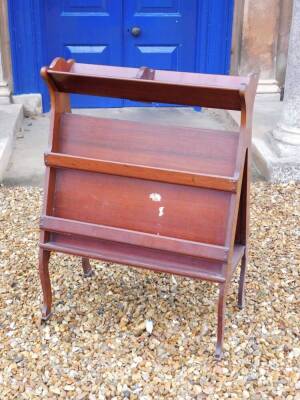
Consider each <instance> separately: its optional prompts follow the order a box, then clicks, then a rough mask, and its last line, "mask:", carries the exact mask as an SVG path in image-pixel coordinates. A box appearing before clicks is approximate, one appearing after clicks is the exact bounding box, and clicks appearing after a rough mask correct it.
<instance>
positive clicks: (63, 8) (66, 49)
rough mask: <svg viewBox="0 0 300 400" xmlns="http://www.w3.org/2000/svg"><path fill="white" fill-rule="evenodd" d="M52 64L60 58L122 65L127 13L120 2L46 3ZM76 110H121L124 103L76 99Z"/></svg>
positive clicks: (65, 0)
mask: <svg viewBox="0 0 300 400" xmlns="http://www.w3.org/2000/svg"><path fill="white" fill-rule="evenodd" d="M45 13H46V14H45V15H46V24H47V25H46V31H47V42H46V43H47V58H48V63H49V62H50V61H51V60H52V59H53V58H54V57H57V56H62V57H64V58H67V59H68V58H74V59H75V60H76V61H77V62H81V63H87V64H109V65H122V62H123V60H122V50H123V10H122V2H121V1H119V0H63V1H62V0H51V1H46V2H45ZM71 101H72V106H73V107H120V106H122V104H123V101H122V100H120V99H111V98H109V99H108V98H99V97H94V96H82V95H73V96H72V99H71Z"/></svg>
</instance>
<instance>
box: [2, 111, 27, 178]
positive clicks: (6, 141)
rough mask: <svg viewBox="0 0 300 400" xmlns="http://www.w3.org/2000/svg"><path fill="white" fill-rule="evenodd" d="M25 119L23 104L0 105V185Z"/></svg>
mask: <svg viewBox="0 0 300 400" xmlns="http://www.w3.org/2000/svg"><path fill="white" fill-rule="evenodd" d="M23 118H24V113H23V105H22V104H9V105H0V183H1V182H2V180H3V177H4V172H5V170H6V168H7V166H8V163H9V160H10V157H11V154H12V151H13V145H14V140H15V135H16V133H17V132H18V131H19V130H20V129H21V127H22V122H23Z"/></svg>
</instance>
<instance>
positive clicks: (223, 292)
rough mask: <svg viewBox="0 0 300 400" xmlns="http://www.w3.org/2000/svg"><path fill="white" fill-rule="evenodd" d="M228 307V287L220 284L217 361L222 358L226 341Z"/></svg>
mask: <svg viewBox="0 0 300 400" xmlns="http://www.w3.org/2000/svg"><path fill="white" fill-rule="evenodd" d="M225 305H226V285H225V283H220V284H219V302H218V327H217V345H216V353H215V356H216V359H218V360H220V359H221V358H222V351H223V339H224V317H225Z"/></svg>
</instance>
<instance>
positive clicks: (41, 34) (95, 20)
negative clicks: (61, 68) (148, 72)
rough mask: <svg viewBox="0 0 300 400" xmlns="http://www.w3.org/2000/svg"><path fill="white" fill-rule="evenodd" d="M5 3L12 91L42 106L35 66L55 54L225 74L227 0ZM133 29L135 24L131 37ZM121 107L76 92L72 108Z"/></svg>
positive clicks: (15, 0) (229, 14) (89, 60)
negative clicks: (36, 96) (35, 97)
mask: <svg viewBox="0 0 300 400" xmlns="http://www.w3.org/2000/svg"><path fill="white" fill-rule="evenodd" d="M7 5H8V11H9V28H10V38H11V55H12V66H13V79H14V93H15V94H21V93H36V92H40V93H42V94H43V106H44V110H48V109H49V97H48V95H47V90H46V87H45V85H44V84H43V82H42V80H41V78H40V74H39V71H40V68H41V66H43V65H46V64H49V62H50V61H51V60H52V59H53V58H54V57H57V56H63V57H66V58H69V57H73V58H75V59H76V60H78V61H81V62H86V63H102V64H112V65H113V64H115V65H135V66H150V67H151V66H152V67H154V68H165V69H178V70H184V71H198V72H207V73H218V74H228V73H229V68H230V49H231V31H232V18H233V5H234V0H35V1H33V0H12V1H8V2H7ZM134 27H136V28H139V29H140V30H138V31H135V35H134V34H132V28H134ZM136 32H137V35H136ZM73 104H74V103H73ZM124 104H125V105H128V102H125V103H124V102H123V101H122V100H118V99H98V98H96V97H79V96H77V98H75V104H74V105H75V106H80V107H101V106H106V107H116V106H122V105H124ZM131 104H134V103H131Z"/></svg>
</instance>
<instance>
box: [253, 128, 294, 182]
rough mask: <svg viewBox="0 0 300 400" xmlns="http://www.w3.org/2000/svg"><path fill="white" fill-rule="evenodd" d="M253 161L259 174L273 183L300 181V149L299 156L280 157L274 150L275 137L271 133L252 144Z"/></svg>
mask: <svg viewBox="0 0 300 400" xmlns="http://www.w3.org/2000/svg"><path fill="white" fill-rule="evenodd" d="M252 154H253V161H254V163H255V166H256V168H257V170H258V171H259V173H260V174H261V175H262V176H263V177H264V178H265V179H266V180H268V181H271V182H290V181H300V147H299V154H298V155H296V156H295V155H294V154H295V153H294V154H292V155H291V156H285V157H279V156H278V155H277V153H276V151H275V148H274V137H273V136H272V134H271V132H268V133H266V134H265V135H263V137H262V138H254V139H253V142H252Z"/></svg>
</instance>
